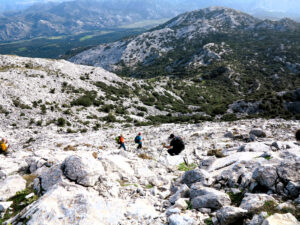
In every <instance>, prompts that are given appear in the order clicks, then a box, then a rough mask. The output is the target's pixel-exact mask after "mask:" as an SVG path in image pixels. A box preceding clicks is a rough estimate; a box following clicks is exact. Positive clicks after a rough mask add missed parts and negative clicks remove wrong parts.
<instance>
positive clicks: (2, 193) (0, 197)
mask: <svg viewBox="0 0 300 225" xmlns="http://www.w3.org/2000/svg"><path fill="white" fill-rule="evenodd" d="M25 188H26V180H24V179H23V178H22V177H21V176H20V175H14V176H9V177H7V178H6V179H5V180H3V181H1V182H0V201H6V200H7V199H9V198H10V197H13V196H14V195H15V194H16V193H17V192H18V191H23V190H24V189H25Z"/></svg>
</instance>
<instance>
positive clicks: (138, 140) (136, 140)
mask: <svg viewBox="0 0 300 225" xmlns="http://www.w3.org/2000/svg"><path fill="white" fill-rule="evenodd" d="M141 135H142V133H141V132H139V134H138V135H137V136H136V137H135V139H134V142H135V143H137V144H138V146H137V149H142V147H143V146H142V140H143V139H142V136H141Z"/></svg>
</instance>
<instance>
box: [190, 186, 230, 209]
mask: <svg viewBox="0 0 300 225" xmlns="http://www.w3.org/2000/svg"><path fill="white" fill-rule="evenodd" d="M190 197H191V199H192V207H193V208H194V209H200V208H210V209H220V208H222V207H223V206H227V205H230V203H231V201H230V198H229V196H228V195H227V194H226V193H224V192H221V191H217V190H215V189H213V188H207V187H201V185H200V184H199V183H198V184H194V185H193V186H192V187H191V191H190Z"/></svg>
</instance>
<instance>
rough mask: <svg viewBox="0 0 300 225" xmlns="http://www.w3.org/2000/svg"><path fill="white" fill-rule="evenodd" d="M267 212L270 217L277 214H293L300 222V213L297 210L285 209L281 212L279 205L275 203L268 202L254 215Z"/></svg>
mask: <svg viewBox="0 0 300 225" xmlns="http://www.w3.org/2000/svg"><path fill="white" fill-rule="evenodd" d="M263 211H264V212H267V213H268V215H269V216H270V215H273V214H275V213H279V214H286V213H291V214H292V215H293V216H295V217H296V219H297V220H300V211H299V210H297V208H295V209H293V208H283V209H281V210H278V209H277V204H276V203H275V202H272V201H266V202H265V204H264V205H263V206H262V207H261V208H259V209H258V210H256V211H255V212H254V213H255V214H259V213H260V212H263Z"/></svg>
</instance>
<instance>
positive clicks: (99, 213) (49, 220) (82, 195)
mask: <svg viewBox="0 0 300 225" xmlns="http://www.w3.org/2000/svg"><path fill="white" fill-rule="evenodd" d="M125 208H126V207H125V203H124V202H123V201H122V200H114V199H112V200H110V201H107V202H106V201H105V200H104V199H103V198H101V197H99V196H97V194H96V193H92V192H89V191H87V190H86V189H85V188H84V187H82V186H79V185H69V184H63V183H60V184H56V185H54V186H52V188H51V189H50V190H49V191H48V192H46V193H45V195H43V196H42V197H41V198H40V199H39V200H37V201H36V202H34V203H33V204H32V205H31V206H30V207H27V208H25V209H24V210H23V211H22V212H21V213H20V214H18V215H17V216H16V217H14V218H12V219H11V220H9V221H7V222H8V224H9V223H11V224H17V222H18V221H22V220H24V219H25V218H29V220H28V222H27V224H39V225H48V224H57V225H62V224H78V225H86V224H99V225H101V224H103V225H104V224H115V225H116V224H118V222H119V221H120V220H121V218H122V216H123V215H124V213H125V212H124V209H125ZM99 221H101V222H99Z"/></svg>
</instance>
